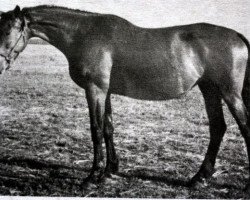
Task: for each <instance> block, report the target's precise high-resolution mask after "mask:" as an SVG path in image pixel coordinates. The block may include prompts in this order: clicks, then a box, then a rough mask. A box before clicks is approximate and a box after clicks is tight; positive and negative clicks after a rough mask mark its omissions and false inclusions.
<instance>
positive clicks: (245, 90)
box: [238, 33, 250, 124]
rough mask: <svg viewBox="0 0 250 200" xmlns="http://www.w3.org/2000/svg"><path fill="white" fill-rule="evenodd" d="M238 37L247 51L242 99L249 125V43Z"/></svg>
mask: <svg viewBox="0 0 250 200" xmlns="http://www.w3.org/2000/svg"><path fill="white" fill-rule="evenodd" d="M238 35H239V37H240V38H241V39H242V40H243V42H244V43H245V44H246V46H247V49H248V60H247V67H246V72H245V79H244V85H243V90H242V98H243V101H244V104H245V106H246V108H247V112H248V122H249V124H250V44H249V41H248V40H247V39H246V38H245V36H243V35H242V34H240V33H238Z"/></svg>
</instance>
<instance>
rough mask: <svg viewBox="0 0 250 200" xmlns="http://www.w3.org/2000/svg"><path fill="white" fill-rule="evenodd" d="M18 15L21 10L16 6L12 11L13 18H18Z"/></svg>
mask: <svg viewBox="0 0 250 200" xmlns="http://www.w3.org/2000/svg"><path fill="white" fill-rule="evenodd" d="M20 14H21V9H20V7H19V6H18V5H17V6H16V7H15V9H14V15H15V17H19V16H20Z"/></svg>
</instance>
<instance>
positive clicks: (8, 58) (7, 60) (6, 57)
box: [0, 31, 26, 64]
mask: <svg viewBox="0 0 250 200" xmlns="http://www.w3.org/2000/svg"><path fill="white" fill-rule="evenodd" d="M21 39H23V42H24V44H25V42H26V41H25V35H24V31H22V32H21V34H20V36H19V38H18V39H17V41H16V43H15V45H14V47H12V49H11V50H10V52H9V54H8V55H7V56H6V55H4V54H0V56H1V57H4V59H5V60H6V62H7V63H8V64H10V63H11V61H12V60H13V58H14V57H15V56H11V54H12V53H13V52H14V53H16V54H17V56H18V55H19V53H20V52H21V51H22V50H21V51H17V50H15V48H16V46H17V45H18V43H19V42H20V40H21ZM14 59H15V58H14Z"/></svg>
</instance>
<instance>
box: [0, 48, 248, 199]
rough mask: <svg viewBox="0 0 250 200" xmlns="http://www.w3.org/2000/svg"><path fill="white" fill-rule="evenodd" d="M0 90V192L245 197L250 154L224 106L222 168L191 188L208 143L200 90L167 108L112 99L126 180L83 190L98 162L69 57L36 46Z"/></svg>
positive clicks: (166, 104)
mask: <svg viewBox="0 0 250 200" xmlns="http://www.w3.org/2000/svg"><path fill="white" fill-rule="evenodd" d="M47 52H49V54H48V53H47ZM0 85H1V87H0V93H1V114H0V122H1V123H0V125H1V128H0V131H1V146H0V155H1V159H0V194H1V195H30V196H33V195H38V196H41V195H42V196H88V197H147V198H149V197H154V198H159V197H161V198H241V197H243V193H242V189H243V187H244V182H245V181H246V178H247V176H248V173H247V159H246V158H247V157H246V151H245V146H244V143H243V139H242V137H241V136H240V133H239V131H238V128H237V126H236V124H235V122H234V120H233V119H232V118H231V116H230V115H229V113H228V111H227V109H226V107H225V110H226V121H227V124H228V131H227V134H226V136H225V138H224V141H223V144H222V146H221V151H220V152H219V155H218V159H217V165H216V169H217V172H216V173H215V175H214V176H213V178H212V179H211V180H210V181H208V183H206V184H201V185H200V186H198V187H196V188H191V189H189V188H187V187H185V186H184V185H185V183H186V182H187V181H188V180H189V179H190V178H191V177H192V175H194V174H195V173H196V170H197V169H198V167H199V166H200V164H201V162H202V159H203V157H204V154H205V151H206V148H207V145H208V141H209V134H208V121H207V118H206V114H205V110H204V105H203V100H202V97H201V95H200V92H199V91H198V90H197V89H194V90H193V91H192V92H191V93H189V94H188V95H187V96H186V97H185V98H183V99H180V100H171V101H163V102H150V101H136V100H132V99H128V98H124V97H120V96H113V97H112V103H113V109H114V116H113V117H114V126H115V136H114V137H115V144H116V148H117V151H118V154H119V157H120V174H119V175H118V176H113V177H112V178H108V179H107V180H106V181H105V183H104V184H88V185H83V186H81V180H82V178H85V177H86V176H87V174H88V173H89V170H90V168H91V161H92V156H93V153H92V142H91V138H90V130H89V118H88V110H87V102H86V101H85V95H84V90H82V89H81V88H79V87H77V86H76V85H75V84H74V83H73V81H71V79H70V77H69V75H68V69H67V61H66V59H65V58H64V57H63V55H62V54H61V53H60V52H59V51H57V50H55V48H53V47H51V46H48V45H29V46H28V47H27V49H26V50H25V51H24V53H23V54H22V55H21V56H20V58H19V60H18V62H17V63H16V67H15V68H14V69H13V70H12V71H10V72H8V73H7V74H6V76H5V77H3V78H2V79H1V80H0Z"/></svg>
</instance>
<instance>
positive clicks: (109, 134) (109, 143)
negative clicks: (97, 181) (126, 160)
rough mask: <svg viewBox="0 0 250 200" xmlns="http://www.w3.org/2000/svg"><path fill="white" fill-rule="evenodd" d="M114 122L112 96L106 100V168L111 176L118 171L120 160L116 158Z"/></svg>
mask: <svg viewBox="0 0 250 200" xmlns="http://www.w3.org/2000/svg"><path fill="white" fill-rule="evenodd" d="M113 132H114V128H113V122H112V108H111V102H110V94H109V95H108V97H107V99H106V106H105V120H104V131H103V133H104V139H105V144H106V152H107V163H106V168H105V174H106V175H109V174H110V173H115V172H117V171H118V167H119V163H118V162H119V160H118V158H117V156H116V152H115V147H114V142H113Z"/></svg>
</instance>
